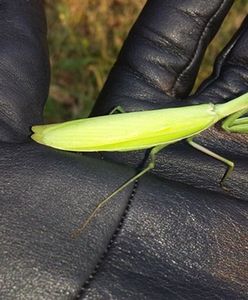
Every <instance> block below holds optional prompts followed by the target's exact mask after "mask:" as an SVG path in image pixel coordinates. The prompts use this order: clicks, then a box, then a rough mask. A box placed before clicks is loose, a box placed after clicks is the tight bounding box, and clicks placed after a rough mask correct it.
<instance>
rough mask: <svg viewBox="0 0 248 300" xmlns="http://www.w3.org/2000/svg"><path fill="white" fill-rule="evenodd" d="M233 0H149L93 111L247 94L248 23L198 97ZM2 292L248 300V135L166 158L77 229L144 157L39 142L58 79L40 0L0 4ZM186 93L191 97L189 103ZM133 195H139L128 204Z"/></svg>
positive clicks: (212, 136)
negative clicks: (225, 160) (208, 54)
mask: <svg viewBox="0 0 248 300" xmlns="http://www.w3.org/2000/svg"><path fill="white" fill-rule="evenodd" d="M232 2H233V1H220V0H219V1H217V0H215V1H214V0H212V1H195V0H194V1H193V0H191V1H190V0H187V1H185V0H184V1H179V0H173V1H170V0H169V1H164V0H160V1H159V0H150V1H148V2H147V4H146V6H145V8H144V10H143V12H142V13H141V15H140V17H139V19H138V20H137V22H136V24H135V25H134V27H133V29H132V30H131V32H130V35H129V37H128V39H127V41H126V42H125V45H124V48H123V50H122V51H121V54H120V56H119V58H118V61H117V63H116V64H115V66H114V68H113V69H112V71H111V73H110V76H109V79H108V81H107V83H106V85H105V87H104V89H103V92H102V93H101V94H100V96H99V99H98V102H97V104H96V106H95V108H94V110H93V113H92V114H95V115H100V114H106V113H107V112H108V111H110V110H111V109H112V108H113V107H114V106H116V105H117V104H121V105H122V106H123V107H124V108H125V109H126V110H133V111H135V110H141V109H151V108H158V107H168V106H176V105H184V104H189V103H197V102H204V101H206V102H209V101H210V100H211V101H213V102H222V101H226V100H227V99H231V98H233V96H236V95H237V93H238V94H239V93H240V94H241V93H243V92H246V91H247V84H248V80H247V75H248V71H247V70H248V68H247V67H248V52H247V49H248V27H247V22H244V24H243V26H242V28H241V30H240V31H239V32H238V33H237V34H236V35H235V37H234V38H233V40H232V41H231V42H230V44H229V45H228V46H227V47H226V49H225V50H224V51H223V52H222V53H221V54H220V57H219V58H218V60H217V63H216V66H215V71H214V74H213V75H212V77H211V78H210V79H208V80H207V81H206V82H205V83H204V84H203V85H202V86H201V88H200V90H199V91H198V92H197V96H191V97H188V94H189V92H190V90H191V88H192V85H193V82H194V80H195V77H196V76H197V70H198V69H199V64H200V62H201V58H202V56H203V54H204V50H205V48H206V47H207V45H208V44H209V42H210V40H211V38H212V37H213V36H214V34H215V32H216V31H217V30H218V27H219V26H220V24H221V23H222V21H223V19H224V17H225V15H226V13H227V12H228V10H229V8H230V7H231V4H232ZM0 16H1V18H0V25H1V26H0V52H1V61H0V87H1V88H0V105H1V107H0V109H1V110H0V119H1V121H0V140H1V142H0V171H1V172H0V213H1V218H0V220H1V221H0V222H1V232H0V234H1V237H0V240H1V246H0V265H1V269H0V282H1V290H0V298H1V299H7V300H8V299H75V298H82V299H247V298H246V297H247V294H248V289H247V286H248V284H247V278H248V274H247V268H246V265H247V263H248V262H247V255H246V253H245V251H246V249H247V246H248V245H247V242H248V236H247V229H248V228H247V227H248V221H247V215H248V207H247V192H248V180H247V178H248V177H247V175H248V157H247V154H248V146H247V145H248V138H247V136H245V135H238V134H227V133H223V132H222V131H221V130H220V128H219V126H217V127H216V128H213V129H211V130H209V131H207V132H205V133H204V134H202V135H201V136H200V137H199V138H198V141H199V142H202V143H203V144H204V145H205V146H208V147H209V148H211V149H212V150H215V151H216V152H218V153H221V154H223V155H224V156H226V157H229V158H231V159H233V160H234V161H235V162H236V169H235V171H234V173H233V175H232V177H231V178H230V179H229V180H228V181H227V182H226V187H227V188H228V189H229V191H228V190H226V191H225V190H222V189H220V187H219V185H218V182H219V180H220V179H221V177H222V176H223V174H224V172H225V166H223V165H222V164H221V163H219V162H216V161H215V160H213V159H212V158H210V157H207V156H205V155H203V154H201V153H198V152H197V151H196V150H194V149H192V148H190V147H189V146H188V145H186V144H185V143H184V142H180V143H178V144H177V145H172V146H170V147H168V148H167V149H165V150H164V151H163V152H162V153H161V154H159V156H158V162H157V165H156V168H155V170H153V172H152V173H153V174H150V175H147V176H145V177H144V178H142V179H141V181H140V183H139V185H138V186H137V187H136V189H135V191H132V187H129V189H126V190H125V191H123V192H122V193H120V194H118V195H117V196H116V197H115V198H114V199H112V201H111V202H110V203H108V205H106V206H105V207H104V209H102V210H101V211H100V212H99V214H98V215H97V218H95V219H94V220H93V221H92V222H91V223H90V224H89V226H88V227H87V228H86V230H85V231H84V232H83V233H82V234H81V235H80V236H79V237H78V238H77V239H72V238H71V233H72V231H73V229H75V228H77V226H78V225H79V224H80V222H82V220H84V219H85V218H86V217H87V216H88V215H89V213H90V212H91V211H92V209H93V208H94V207H95V205H96V204H97V203H98V202H99V201H100V200H101V199H102V198H103V197H104V196H106V195H108V194H109V193H110V192H112V191H113V190H114V189H115V188H116V187H117V186H119V185H120V184H121V183H123V181H125V180H126V179H127V178H129V177H130V176H132V174H134V168H133V167H135V166H137V165H139V164H140V163H141V162H142V160H143V158H144V155H145V153H144V152H141V151H140V152H132V153H131V152H130V153H109V154H107V155H105V154H104V158H105V159H102V156H101V155H100V154H93V155H87V154H75V153H68V152H63V151H56V150H53V149H50V148H47V147H44V146H40V145H38V144H35V143H34V142H32V141H31V140H30V139H29V134H30V132H29V130H30V126H31V125H33V124H34V123H40V122H41V115H42V110H43V106H44V103H45V100H46V97H47V91H48V85H49V67H48V66H49V64H48V54H47V46H46V25H45V18H44V12H43V9H42V2H41V1H35V0H33V1H24V0H20V1H6V0H5V1H3V0H0ZM181 98H183V99H184V100H181ZM130 195H131V197H130Z"/></svg>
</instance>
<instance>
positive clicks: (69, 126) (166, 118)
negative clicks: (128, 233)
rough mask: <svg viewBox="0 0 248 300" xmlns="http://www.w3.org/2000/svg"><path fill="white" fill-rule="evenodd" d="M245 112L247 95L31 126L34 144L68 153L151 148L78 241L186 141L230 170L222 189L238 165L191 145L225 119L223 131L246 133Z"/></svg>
mask: <svg viewBox="0 0 248 300" xmlns="http://www.w3.org/2000/svg"><path fill="white" fill-rule="evenodd" d="M115 112H121V114H115ZM247 112H248V93H246V94H243V95H241V96H239V97H237V98H235V99H233V100H230V101H229V102H227V103H223V104H212V103H209V104H198V105H191V106H184V107H176V108H166V109H158V110H149V111H139V112H128V113H125V112H124V111H123V110H122V108H120V107H116V108H115V109H113V111H112V112H111V113H110V115H107V116H100V117H92V118H86V119H80V120H74V121H69V122H64V123H59V124H50V125H37V126H33V127H32V131H33V132H34V134H33V135H32V136H31V138H32V139H33V140H35V141H36V142H38V143H40V144H44V145H47V146H50V147H53V148H57V149H61V150H67V151H79V152H92V151H132V150H140V149H149V148H151V151H150V154H149V159H148V164H147V165H146V167H144V169H143V170H142V171H140V172H139V173H138V174H136V175H135V176H133V177H132V178H130V179H129V180H128V181H126V182H125V183H124V184H123V185H121V186H120V187H118V188H117V189H116V190H115V191H113V192H112V193H111V194H110V195H109V196H108V197H106V198H105V199H103V200H102V201H101V202H100V203H99V204H98V205H97V206H96V207H95V209H94V210H93V212H92V213H91V214H90V216H89V217H88V218H87V220H86V221H84V222H83V223H82V224H81V225H80V226H79V227H78V229H77V230H76V231H75V232H74V234H73V236H76V235H78V234H79V233H80V232H81V231H82V230H84V229H85V227H86V226H87V225H88V224H89V222H90V221H91V220H92V219H93V218H94V217H95V215H96V214H97V212H98V211H99V210H100V209H101V207H102V206H104V205H105V204H106V203H107V202H108V201H109V200H110V199H111V198H112V197H113V196H115V195H116V194H117V193H119V192H120V191H121V190H123V189H124V188H125V187H127V186H128V185H129V184H131V183H132V182H134V181H136V180H137V179H138V178H140V177H141V176H142V175H144V174H145V173H147V172H148V171H149V170H151V169H153V168H154V166H155V160H156V155H157V153H158V152H159V151H161V150H162V149H164V148H165V147H167V146H168V145H170V144H173V143H176V142H178V141H181V140H183V139H185V140H186V141H187V142H188V143H189V145H191V146H192V147H194V148H195V149H197V150H199V151H201V152H203V153H205V154H207V155H210V156H211V157H213V158H215V159H217V160H219V161H221V162H223V163H225V164H226V165H227V171H226V172H225V174H224V175H223V177H222V179H221V182H220V184H221V185H223V183H224V181H225V180H226V178H227V177H228V176H229V175H230V174H231V172H232V170H233V168H234V163H233V162H232V161H230V160H228V159H226V158H224V157H222V156H220V155H218V154H216V153H214V152H212V151H210V150H209V149H207V148H205V147H203V146H201V145H199V144H198V143H196V142H195V141H194V140H193V139H194V137H195V136H196V135H198V134H199V133H200V132H202V131H204V130H206V129H208V128H209V127H211V126H213V125H214V124H215V123H217V122H218V121H220V120H222V119H224V121H223V122H222V128H223V129H224V130H225V131H227V132H237V133H248V117H244V115H245V114H246V113H247ZM242 116H243V117H242Z"/></svg>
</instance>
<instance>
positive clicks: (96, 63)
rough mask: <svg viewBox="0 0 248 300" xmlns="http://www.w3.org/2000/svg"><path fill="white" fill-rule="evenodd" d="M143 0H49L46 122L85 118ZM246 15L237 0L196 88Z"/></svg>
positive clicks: (243, 0) (245, 3)
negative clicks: (48, 91)
mask: <svg viewBox="0 0 248 300" xmlns="http://www.w3.org/2000/svg"><path fill="white" fill-rule="evenodd" d="M145 2H146V1H145V0H135V1H133V0H57V1H53V0H47V1H46V10H47V17H48V34H49V35H48V40H49V49H50V59H51V69H52V74H51V75H52V78H51V87H50V93H49V98H48V101H47V104H46V107H45V122H50V123H51V122H61V121H63V120H70V119H75V118H81V117H85V116H87V115H88V114H89V112H90V110H91V108H92V106H93V104H94V101H95V100H96V98H97V95H98V93H99V91H100V90H101V88H102V86H103V84H104V81H105V80H106V77H107V75H108V72H109V70H110V68H111V66H112V65H113V63H114V62H115V60H116V57H117V55H118V52H119V50H120V48H121V46H122V43H123V41H124V39H125V37H126V36H127V34H128V31H129V29H130V28H131V26H132V24H133V23H134V22H135V20H136V18H137V16H138V14H139V12H140V11H141V9H142V7H143V6H144V4H145ZM247 12H248V0H235V4H234V6H233V9H232V10H231V12H230V13H229V15H228V16H227V18H226V19H225V22H224V24H223V26H222V28H221V31H220V32H219V33H218V34H217V36H216V37H215V39H214V41H213V42H212V43H211V44H210V46H209V48H208V50H207V53H206V55H205V58H204V61H203V64H202V67H201V69H200V72H199V76H198V80H197V82H196V86H197V85H199V83H200V82H201V81H202V80H203V79H204V78H206V77H207V76H208V75H209V74H210V73H211V70H212V63H213V61H214V58H215V57H216V55H217V54H218V53H219V51H220V50H221V49H222V48H223V47H224V45H225V44H226V43H227V42H228V40H229V39H230V37H231V36H232V35H233V33H234V32H235V31H236V30H237V28H238V27H239V25H240V23H241V22H242V20H243V18H244V16H245V15H246V14H247Z"/></svg>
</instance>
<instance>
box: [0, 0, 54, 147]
mask: <svg viewBox="0 0 248 300" xmlns="http://www.w3.org/2000/svg"><path fill="white" fill-rule="evenodd" d="M0 44H1V47H0V56H1V63H0V107H1V113H0V114H1V118H0V140H1V141H8V142H18V141H23V140H25V139H27V136H28V135H29V134H30V126H31V125H33V124H37V123H40V122H41V120H42V112H43V106H44V103H45V101H46V98H47V94H48V85H49V62H48V51H47V41H46V21H45V15H44V10H43V1H25V0H21V1H1V3H0Z"/></svg>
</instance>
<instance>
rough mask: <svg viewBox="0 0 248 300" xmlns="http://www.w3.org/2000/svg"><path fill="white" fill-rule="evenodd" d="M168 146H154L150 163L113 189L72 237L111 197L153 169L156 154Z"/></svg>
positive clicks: (82, 228)
mask: <svg viewBox="0 0 248 300" xmlns="http://www.w3.org/2000/svg"><path fill="white" fill-rule="evenodd" d="M166 146H167V144H165V145H159V146H155V147H154V148H152V150H151V152H150V153H149V157H148V161H149V163H148V165H147V166H146V167H145V168H144V169H143V170H141V171H140V172H139V173H138V174H136V175H135V176H133V177H131V178H130V179H128V180H127V181H126V182H125V183H123V184H122V185H121V186H120V187H118V188H117V189H116V190H115V191H113V192H112V193H111V194H110V195H108V196H107V197H106V198H104V199H103V200H102V201H101V202H99V203H98V204H97V205H96V207H95V209H94V210H93V211H92V213H91V214H90V215H89V217H88V218H87V219H86V221H84V222H83V223H82V224H80V225H79V227H78V228H77V229H76V230H75V231H73V233H72V235H71V236H72V238H75V237H77V236H78V235H79V234H80V233H81V232H82V231H83V230H84V229H85V227H86V226H87V225H88V224H89V223H90V222H91V221H92V219H93V218H94V217H95V216H96V214H97V213H98V211H99V210H100V209H101V208H102V207H103V206H104V205H105V204H107V202H108V201H110V199H111V198H112V197H114V196H115V195H116V194H118V193H119V192H121V191H122V190H123V189H124V188H125V187H127V186H128V185H130V184H131V183H133V182H135V181H136V180H137V179H139V178H140V177H141V176H143V175H144V174H145V173H147V172H148V171H149V170H151V169H153V168H154V167H155V160H156V155H157V153H158V152H159V151H161V150H162V149H163V148H165V147H166Z"/></svg>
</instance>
